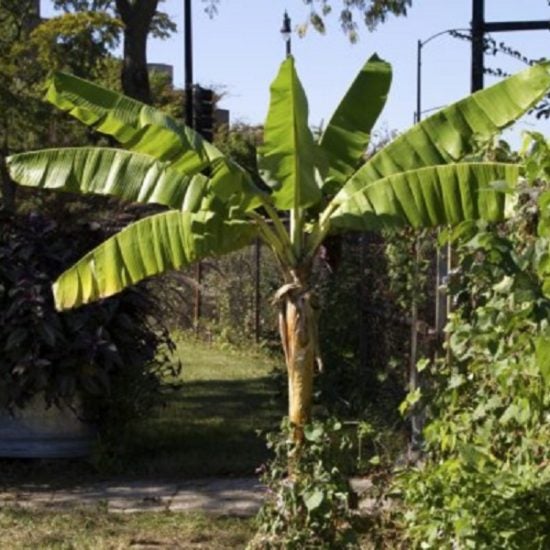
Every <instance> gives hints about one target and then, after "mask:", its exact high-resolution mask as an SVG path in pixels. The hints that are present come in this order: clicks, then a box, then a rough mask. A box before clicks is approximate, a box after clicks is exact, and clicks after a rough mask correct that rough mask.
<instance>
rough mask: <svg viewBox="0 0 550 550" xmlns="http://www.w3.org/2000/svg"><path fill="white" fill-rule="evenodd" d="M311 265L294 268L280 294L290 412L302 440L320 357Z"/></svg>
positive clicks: (290, 418)
mask: <svg viewBox="0 0 550 550" xmlns="http://www.w3.org/2000/svg"><path fill="white" fill-rule="evenodd" d="M309 275H310V268H307V269H305V270H302V272H292V273H291V276H290V277H289V279H290V280H291V282H289V283H287V284H285V285H284V286H283V287H281V289H280V290H279V291H278V292H277V294H276V300H277V302H278V303H279V332H280V335H281V342H282V346H283V350H284V354H285V362H286V367H287V373H288V416H289V420H290V422H291V424H292V425H293V427H294V440H295V441H296V442H301V441H302V440H303V435H304V426H305V424H307V423H308V422H309V421H310V420H311V410H312V402H313V375H314V371H315V364H316V361H318V360H319V354H318V349H319V339H318V306H317V302H316V299H315V295H314V293H313V291H312V290H311V288H310V287H309V284H308V283H309Z"/></svg>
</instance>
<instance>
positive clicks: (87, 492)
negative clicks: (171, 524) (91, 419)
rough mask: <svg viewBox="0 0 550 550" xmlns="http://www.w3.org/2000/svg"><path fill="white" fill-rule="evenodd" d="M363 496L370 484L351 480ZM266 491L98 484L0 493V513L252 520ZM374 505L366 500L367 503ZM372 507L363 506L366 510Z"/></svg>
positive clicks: (237, 484) (253, 484) (226, 484)
mask: <svg viewBox="0 0 550 550" xmlns="http://www.w3.org/2000/svg"><path fill="white" fill-rule="evenodd" d="M351 485H352V488H353V489H354V491H355V492H356V493H358V494H359V495H361V493H364V492H365V491H367V490H368V488H369V487H370V482H369V481H368V480H362V479H353V480H351ZM265 493H266V488H265V487H264V486H263V485H262V484H261V483H259V482H258V480H257V479H255V478H209V479H195V480H188V481H183V482H181V483H155V482H144V481H132V482H128V483H99V484H96V485H93V486H82V487H73V488H70V489H58V490H52V489H50V488H48V487H40V486H32V487H22V488H21V489H17V490H12V491H5V492H0V508H1V507H3V506H15V507H23V508H39V507H43V508H45V509H48V510H50V509H54V510H63V509H74V508H82V507H86V506H95V507H99V506H105V507H106V508H107V510H108V511H109V512H122V513H134V512H166V511H170V512H188V511H202V512H205V513H211V514H215V515H230V516H252V515H254V514H255V513H256V512H257V511H258V510H259V508H260V506H261V504H262V501H263V498H264V496H265ZM368 500H369V499H367V501H368ZM367 501H363V502H361V504H362V505H361V506H360V508H363V507H364V506H365V504H366V507H368V503H367Z"/></svg>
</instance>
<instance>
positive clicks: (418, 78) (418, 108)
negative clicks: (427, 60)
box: [414, 29, 470, 122]
mask: <svg viewBox="0 0 550 550" xmlns="http://www.w3.org/2000/svg"><path fill="white" fill-rule="evenodd" d="M469 30H470V29H446V30H444V31H440V32H437V33H435V34H432V35H431V36H429V37H428V38H426V40H418V42H417V45H416V113H415V114H414V121H415V122H420V120H421V119H422V48H424V46H425V45H426V44H428V42H431V41H432V40H434V39H435V38H438V37H440V36H443V35H444V34H451V33H453V32H468V31H469Z"/></svg>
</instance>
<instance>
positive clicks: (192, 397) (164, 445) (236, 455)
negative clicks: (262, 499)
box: [123, 376, 283, 477]
mask: <svg viewBox="0 0 550 550" xmlns="http://www.w3.org/2000/svg"><path fill="white" fill-rule="evenodd" d="M282 414H283V404H282V402H281V400H280V399H279V398H278V397H277V395H276V393H275V392H274V390H273V381H272V379H271V378H270V377H269V376H266V377H262V378H254V379H250V380H208V381H204V380H201V381H193V382H186V383H185V384H184V386H183V388H182V390H181V391H180V392H179V393H178V394H177V395H175V396H172V397H171V398H170V399H169V400H167V403H166V405H165V406H164V407H163V408H162V409H160V410H158V411H157V412H156V414H154V415H151V417H150V418H148V419H145V420H141V421H139V422H136V423H135V424H134V425H132V426H130V428H129V430H128V432H127V433H126V434H125V436H124V443H123V447H124V449H125V452H124V455H125V457H124V459H125V460H124V461H125V462H126V463H127V465H128V466H129V468H130V471H132V473H134V472H135V473H138V472H142V473H144V474H145V473H146V474H149V475H155V476H159V475H164V476H177V477H202V476H212V475H230V474H234V475H254V472H255V470H256V468H257V467H258V466H260V465H261V464H262V463H263V462H265V460H266V459H267V457H268V454H267V449H266V446H265V440H264V438H263V436H259V435H258V434H257V431H258V430H261V431H266V430H273V429H275V428H276V427H277V426H278V424H279V422H280V419H281V416H282Z"/></svg>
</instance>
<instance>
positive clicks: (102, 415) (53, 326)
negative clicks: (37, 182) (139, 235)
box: [0, 214, 178, 429]
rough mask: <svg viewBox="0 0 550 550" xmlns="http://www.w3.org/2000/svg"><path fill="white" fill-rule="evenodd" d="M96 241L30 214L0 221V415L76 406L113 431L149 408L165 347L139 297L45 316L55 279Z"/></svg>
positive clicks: (167, 367)
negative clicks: (33, 403) (30, 405)
mask: <svg viewBox="0 0 550 550" xmlns="http://www.w3.org/2000/svg"><path fill="white" fill-rule="evenodd" d="M101 238H102V233H101V232H98V231H97V229H96V230H93V229H90V227H89V225H87V224H86V223H82V224H81V225H80V227H79V233H78V235H77V236H75V235H74V234H67V232H66V230H65V229H64V228H62V227H60V226H59V225H57V224H56V223H55V222H54V221H52V220H51V219H49V218H46V217H44V216H39V215H37V214H20V215H14V216H13V217H4V218H3V219H2V220H1V221H0V349H1V350H2V353H1V354H0V388H1V390H2V391H1V392H0V406H1V407H2V408H12V407H21V406H24V404H25V403H26V401H27V400H28V399H29V398H30V397H31V396H33V395H35V394H37V393H43V394H44V396H45V398H46V401H47V402H48V403H50V404H51V403H53V404H60V403H72V402H73V401H74V399H75V397H76V396H79V397H84V402H85V404H86V405H87V411H86V414H87V416H88V417H89V418H90V419H93V420H96V421H100V422H101V423H102V424H103V426H104V427H105V428H107V427H109V429H112V428H113V427H114V426H117V427H120V426H121V424H123V423H124V422H126V421H128V420H129V419H130V418H132V417H134V416H135V415H139V414H143V413H145V412H146V411H147V410H149V409H150V407H151V406H152V405H153V404H155V403H156V402H157V401H158V398H159V391H160V390H161V387H162V385H163V381H162V379H163V376H164V375H165V374H168V372H167V371H172V370H174V369H175V370H177V368H178V363H177V362H176V363H174V362H173V361H172V360H171V358H169V355H170V352H171V350H172V349H173V344H172V342H171V340H170V338H169V335H168V333H167V332H166V331H165V330H164V329H163V327H162V325H161V324H160V322H159V321H158V319H157V320H155V315H156V313H155V306H154V304H153V303H152V301H151V300H150V298H149V296H148V294H147V292H146V291H145V290H144V289H143V288H136V289H130V291H129V292H125V293H124V294H121V295H120V296H119V297H115V298H113V299H110V300H106V301H104V302H103V303H101V304H93V305H90V306H88V307H86V308H82V309H80V310H78V311H72V312H58V311H56V310H55V308H54V304H53V300H52V296H51V292H50V286H51V282H52V280H53V279H54V277H55V276H56V275H57V274H59V273H60V272H61V271H62V270H63V269H64V268H65V267H66V266H67V265H70V264H71V262H73V261H74V259H75V258H77V257H78V256H79V255H80V254H81V253H82V251H84V250H86V248H89V247H90V246H91V245H92V246H93V244H94V243H95V242H98V241H99V240H101Z"/></svg>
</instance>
